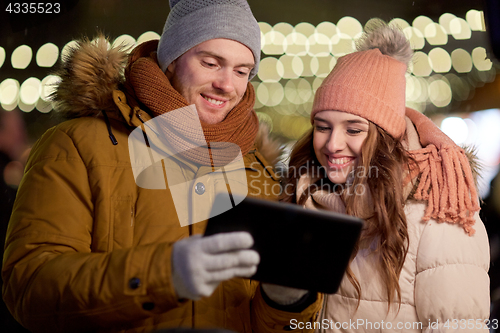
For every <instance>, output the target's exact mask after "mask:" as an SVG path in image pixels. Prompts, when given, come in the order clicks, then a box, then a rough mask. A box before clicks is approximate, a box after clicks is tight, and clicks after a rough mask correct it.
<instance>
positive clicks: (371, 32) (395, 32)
mask: <svg viewBox="0 0 500 333" xmlns="http://www.w3.org/2000/svg"><path fill="white" fill-rule="evenodd" d="M356 49H357V50H358V51H366V50H371V49H379V50H380V52H382V54H385V55H388V56H390V57H393V58H394V59H396V60H398V61H400V62H402V63H404V64H406V67H408V65H409V64H410V61H411V58H412V57H413V50H412V49H411V46H410V42H409V41H408V39H407V38H406V36H405V34H404V33H403V32H402V31H401V30H400V29H398V28H397V27H395V26H389V25H387V23H385V22H384V21H382V20H381V19H372V20H370V21H369V22H368V23H367V24H366V26H365V33H364V34H363V36H362V37H361V38H360V39H359V40H358V41H357V42H356Z"/></svg>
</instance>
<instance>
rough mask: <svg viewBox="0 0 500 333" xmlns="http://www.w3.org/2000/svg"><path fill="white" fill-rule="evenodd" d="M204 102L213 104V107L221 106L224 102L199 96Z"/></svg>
mask: <svg viewBox="0 0 500 333" xmlns="http://www.w3.org/2000/svg"><path fill="white" fill-rule="evenodd" d="M201 96H202V97H203V98H204V99H205V100H207V101H208V102H210V103H212V104H214V105H222V104H224V103H225V101H220V100H217V99H213V98H210V97H207V96H205V95H201Z"/></svg>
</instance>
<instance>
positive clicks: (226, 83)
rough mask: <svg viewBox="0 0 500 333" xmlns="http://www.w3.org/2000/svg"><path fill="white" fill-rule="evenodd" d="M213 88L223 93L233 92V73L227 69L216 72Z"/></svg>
mask: <svg viewBox="0 0 500 333" xmlns="http://www.w3.org/2000/svg"><path fill="white" fill-rule="evenodd" d="M213 86H214V88H216V89H218V90H221V91H223V92H225V93H230V92H233V90H234V83H233V73H232V71H231V70H229V69H225V68H224V69H222V70H220V71H218V72H217V76H216V78H215V80H214V82H213Z"/></svg>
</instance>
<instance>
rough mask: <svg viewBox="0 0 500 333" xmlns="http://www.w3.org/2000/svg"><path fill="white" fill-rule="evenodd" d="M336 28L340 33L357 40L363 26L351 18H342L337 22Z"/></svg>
mask: <svg viewBox="0 0 500 333" xmlns="http://www.w3.org/2000/svg"><path fill="white" fill-rule="evenodd" d="M337 28H339V30H340V32H341V33H343V34H346V35H348V36H350V37H351V38H354V39H356V38H359V37H360V36H361V34H362V33H363V26H362V25H361V23H359V21H358V20H357V19H355V18H354V17H351V16H344V17H343V18H341V19H340V20H339V21H338V22H337Z"/></svg>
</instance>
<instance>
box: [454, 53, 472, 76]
mask: <svg viewBox="0 0 500 333" xmlns="http://www.w3.org/2000/svg"><path fill="white" fill-rule="evenodd" d="M451 62H452V64H453V68H454V69H455V70H456V71H457V73H468V72H470V71H471V69H472V57H471V56H470V54H469V52H467V51H466V50H464V49H456V50H453V52H451Z"/></svg>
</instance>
